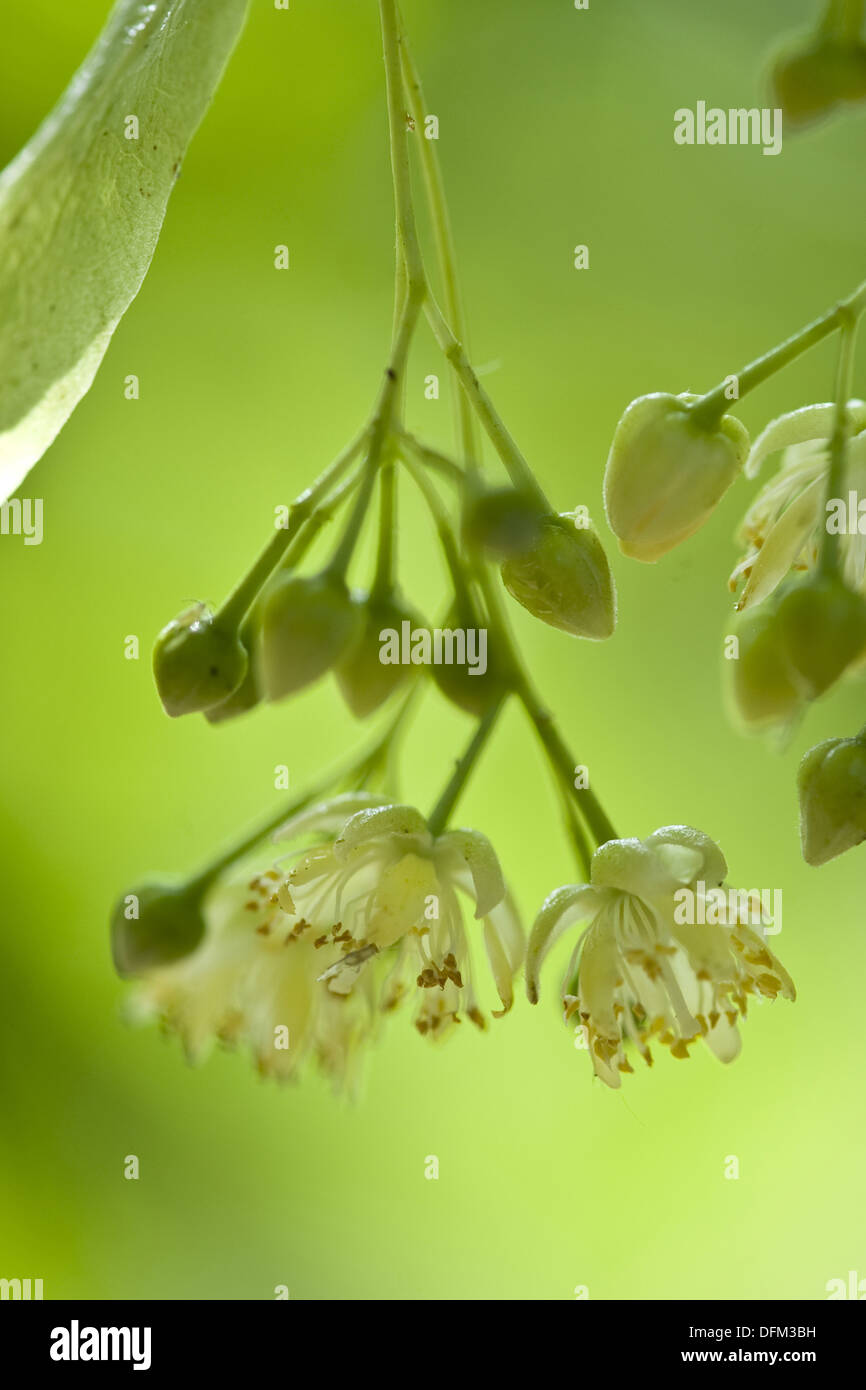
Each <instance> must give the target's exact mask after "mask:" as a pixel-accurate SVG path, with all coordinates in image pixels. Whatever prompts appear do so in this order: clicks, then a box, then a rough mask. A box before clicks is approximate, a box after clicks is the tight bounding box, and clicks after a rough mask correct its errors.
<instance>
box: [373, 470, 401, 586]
mask: <svg viewBox="0 0 866 1390" xmlns="http://www.w3.org/2000/svg"><path fill="white" fill-rule="evenodd" d="M396 529H397V499H396V477H395V469H394V456H393V454H392V455H391V456H390V457H389V458H388V460H387V462H386V463H384V464H383V465H382V470H381V474H380V478H379V548H378V553H377V555H376V573H375V576H374V578H373V586H372V589H371V595H372V597H373V598H376V599H383V598H387V596H388V595H389V594H390V593H391V591H392V589H393V584H394V535H395V532H396Z"/></svg>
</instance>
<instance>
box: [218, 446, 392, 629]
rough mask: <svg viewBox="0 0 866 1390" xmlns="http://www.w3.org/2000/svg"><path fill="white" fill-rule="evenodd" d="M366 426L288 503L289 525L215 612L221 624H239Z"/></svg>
mask: <svg viewBox="0 0 866 1390" xmlns="http://www.w3.org/2000/svg"><path fill="white" fill-rule="evenodd" d="M367 428H368V427H365V428H364V429H363V430H361V431H360V433H359V434H357V435H356V436H355V438H354V439H353V440H351V441H350V443H349V444H347V445H346V447H345V449H343V450H342V452H341V453H339V454H338V455H337V457H336V458H335V459H334V461H333V463H331V464H329V466H328V467H327V468H326V469H325V471H324V473H322V474H320V476H319V477H318V478H317V479H316V481H315V482H314V483H312V484H311V486H310V487H308V488H305V489H304V491H303V492H302V493H300V494H299V495H298V496H297V497H296V498H295V500H294V502H293V503H292V504H291V506H290V507H289V517H288V525H287V526H285V527H282V528H281V529H279V530H278V531H277V532H276V534H275V535H274V536H273V537H272V538H271V540H269V541H268V543H267V545H266V546H265V548H264V549H263V550H262V552H261V554H260V555H259V557H258V559H257V560H256V561H255V563H254V564H253V565H252V567H251V568H250V569H249V570H248V571H247V573H246V574H245V575H244V577H243V579H241V580H240V582H239V583H238V584H237V585H236V586H235V588H234V589H233V590H232V592H231V593H230V594H229V596H228V598H227V599H226V600H225V602H224V603H223V604H222V605H221V607H220V608H219V609H218V611H217V613H216V615H215V621H216V622H219V623H220V624H221V625H227V626H229V627H236V626H238V625H239V624H240V622H241V619H242V618H243V617H244V615H245V614H246V613H247V612H248V611H249V609H250V607H251V606H252V604H253V603H254V602H255V600H256V598H257V596H258V594H259V593H260V592H261V589H262V586H263V585H264V583H265V581H266V580H267V579H269V578H270V576H271V574H272V573H273V571H274V570H275V569H276V567H277V565H278V564H279V563H280V561H281V560H282V559H283V557H284V556H285V553H286V551H287V550H288V548H289V545H290V544H291V542H292V541H293V540H294V538H295V536H296V535H297V534H298V532H299V531H300V529H301V527H302V526H303V524H304V522H305V521H307V520H308V519H309V517H310V516H311V515H312V513H313V512H314V510H315V508H316V506H317V504H318V503H319V502H320V500H321V499H322V498H323V497H324V496H325V494H326V493H327V492H328V490H329V489H330V488H331V487H333V485H334V484H335V483H336V482H337V481H338V480H339V479H340V478H341V477H342V475H343V474H344V473H345V471H346V469H347V468H348V467H349V464H350V463H351V462H352V461H353V459H355V458H356V457H357V455H358V454H359V453H360V452H361V448H362V446H363V444H364V440H365V438H366V435H367Z"/></svg>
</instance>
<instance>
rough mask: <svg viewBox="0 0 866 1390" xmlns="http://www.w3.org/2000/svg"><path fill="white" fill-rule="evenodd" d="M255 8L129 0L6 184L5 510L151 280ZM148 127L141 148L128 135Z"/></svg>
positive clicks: (1, 355) (0, 186) (223, 2)
mask: <svg viewBox="0 0 866 1390" xmlns="http://www.w3.org/2000/svg"><path fill="white" fill-rule="evenodd" d="M246 9H247V0H155V3H142V0H119V3H117V4H116V5H115V7H114V10H113V11H112V13H111V15H110V17H109V20H108V23H107V25H106V27H105V29H104V30H103V32H102V34H101V36H100V38H99V40H98V41H97V43H96V46H95V47H94V48H93V50H92V51H91V52H90V54H89V55H88V57H87V58H86V60H85V62H84V64H83V66H82V67H81V68H79V70H78V72H77V73H76V74H75V76H74V78H73V79H72V82H71V83H70V85H69V87H68V88H67V90H66V92H65V93H64V94H63V96H62V97H61V99H60V101H59V103H58V104H57V106H56V107H55V108H54V110H53V111H52V112H51V114H50V115H49V116H48V117H47V118H46V120H45V121H43V123H42V125H41V126H40V127H39V129H38V130H37V132H36V134H35V135H34V136H33V138H32V140H30V141H29V142H28V144H27V145H25V147H24V149H23V150H22V151H21V152H20V154H18V156H17V157H16V158H15V159H14V160H13V161H12V163H11V164H10V165H8V167H7V168H6V169H5V170H4V171H3V173H2V174H0V502H2V501H3V500H5V498H7V497H8V496H9V494H10V493H11V492H14V490H15V489H16V488H17V487H18V486H19V485H20V484H21V482H22V480H23V479H24V478H25V477H26V475H27V473H28V472H29V470H30V469H31V468H32V466H33V464H34V463H36V461H37V460H38V459H39V458H41V456H42V454H43V453H44V452H45V450H46V449H47V448H48V446H49V444H51V442H52V440H53V439H54V438H55V437H56V435H57V433H58V432H59V430H60V429H61V428H62V426H63V425H64V424H65V423H66V420H67V419H68V418H69V416H70V415H71V414H72V411H73V410H74V409H75V407H76V405H77V404H78V402H79V401H80V400H81V398H82V396H83V395H84V394H85V393H86V392H87V391H88V390H89V388H90V385H91V383H92V381H93V378H94V376H95V375H96V371H97V368H98V367H99V364H100V362H101V361H102V358H103V356H104V354H105V351H106V348H107V347H108V344H109V342H110V340H111V335H112V334H113V332H114V330H115V328H116V327H117V325H118V323H119V321H120V319H121V317H122V316H123V314H124V312H125V311H126V309H127V308H128V307H129V305H130V303H131V302H132V300H133V299H134V298H135V296H136V294H137V293H138V290H139V289H140V287H141V283H142V281H143V279H144V277H145V274H146V273H147V269H148V266H149V265H150V261H151V258H152V256H153V253H154V250H155V248H156V243H157V239H158V237H159V233H160V229H161V227H162V223H163V218H164V217H165V209H166V204H167V202H168V198H169V194H170V193H171V190H172V188H173V187H174V184H175V181H176V179H177V175H178V172H179V170H180V165H181V160H182V159H183V155H184V152H185V150H186V147H187V145H188V144H189V141H190V140H191V138H192V136H193V134H194V133H195V130H196V128H197V126H198V124H199V122H200V120H201V118H202V116H203V115H204V112H205V110H206V108H207V105H208V103H209V101H210V99H211V96H212V95H213V93H214V91H215V89H216V87H217V85H218V83H219V80H220V78H221V76H222V73H223V70H224V68H225V65H226V62H227V61H228V58H229V55H230V54H231V51H232V49H233V48H234V45H235V42H236V40H237V38H238V36H239V34H240V31H241V28H242V26H243V22H244V18H245V15H246ZM130 116H134V117H136V118H137V120H138V139H127V138H126V135H125V132H126V131H127V130H130V131H131V130H132V129H133V127H132V125H131V124H129V123H128V122H127V118H128V117H130Z"/></svg>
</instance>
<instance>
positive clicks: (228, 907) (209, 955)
mask: <svg viewBox="0 0 866 1390" xmlns="http://www.w3.org/2000/svg"><path fill="white" fill-rule="evenodd" d="M309 835H316V836H317V837H319V842H318V843H315V844H313V846H312V847H311V848H305V849H301V850H300V851H298V852H296V853H295V854H294V856H293V857H294V858H295V859H296V862H295V864H294V867H292V868H290V869H288V870H286V869H284V868H283V867H280V866H279V865H278V866H275V867H273V868H270V869H268V870H267V871H266V872H265V873H263V874H259V875H257V876H256V877H255V878H253V879H252V881H251V882H249V881H247V882H246V883H242V884H240V885H239V884H237V883H235V884H232V885H229V886H227V887H222V888H220V889H219V890H217V892H216V893H215V894H214V896H213V900H212V903H211V904H210V905H206V911H205V915H206V918H207V919H208V930H207V933H206V936H205V939H204V941H203V943H202V945H201V946H200V947H199V948H198V949H197V950H196V951H194V952H193V953H192V954H191V955H189V956H187V957H186V958H185V959H183V960H181V961H179V962H176V963H174V964H171V965H169V966H167V967H164V968H160V969H157V970H153V971H150V972H148V973H147V974H146V975H145V977H144V984H143V989H142V996H141V997H142V999H143V1001H144V1005H145V1008H146V1009H149V1011H150V1012H151V1013H154V1012H155V1013H156V1014H158V1015H159V1016H160V1017H161V1018H162V1019H163V1020H164V1022H165V1023H166V1024H167V1025H168V1026H169V1027H170V1028H172V1029H174V1030H176V1031H177V1032H179V1033H180V1035H181V1037H182V1039H183V1041H184V1043H185V1045H186V1047H187V1050H188V1052H189V1053H190V1055H192V1056H193V1057H197V1056H199V1055H200V1054H201V1053H202V1051H203V1050H204V1048H205V1047H206V1045H207V1044H208V1043H209V1042H210V1041H211V1040H212V1039H213V1038H214V1037H216V1038H220V1039H222V1040H223V1041H227V1042H239V1043H240V1042H243V1043H246V1044H248V1045H249V1046H250V1047H251V1049H252V1051H253V1053H254V1056H255V1058H256V1060H257V1063H258V1066H259V1069H260V1070H261V1071H262V1072H264V1073H265V1074H268V1075H274V1076H277V1077H283V1078H286V1077H290V1076H293V1075H295V1073H296V1072H297V1069H298V1067H299V1065H300V1064H301V1063H302V1062H304V1061H305V1060H306V1059H307V1058H308V1057H311V1056H312V1057H315V1058H316V1059H317V1060H318V1062H319V1063H320V1064H321V1065H322V1067H323V1068H324V1069H325V1070H326V1071H327V1072H329V1073H330V1074H332V1075H333V1076H335V1078H336V1079H337V1080H339V1081H341V1082H345V1081H347V1080H351V1076H352V1074H353V1072H354V1068H355V1063H356V1061H357V1058H358V1055H359V1051H360V1049H361V1047H362V1045H363V1044H364V1043H366V1042H367V1041H369V1040H370V1039H371V1038H372V1037H373V1036H374V1035H375V1033H376V1031H377V1028H378V1024H379V1021H380V1019H381V1016H382V1015H383V1014H386V1013H390V1012H391V1011H392V1010H394V1009H395V1008H397V1007H398V1005H399V1004H400V1003H401V1002H402V1001H403V1000H405V999H408V998H412V999H413V1001H414V1008H415V1018H414V1022H415V1026H416V1028H417V1029H418V1031H419V1032H420V1033H422V1034H426V1035H429V1036H431V1037H441V1036H443V1035H444V1034H445V1033H447V1032H449V1031H450V1030H451V1029H452V1027H453V1025H455V1024H456V1023H459V1022H460V1021H462V1018H463V1017H464V1016H465V1017H466V1018H468V1019H470V1020H471V1021H472V1022H473V1023H475V1024H476V1025H477V1026H479V1027H482V1028H483V1027H485V1026H486V1017H485V1014H484V1012H483V1010H482V1008H481V1006H480V1004H479V1002H478V998H477V996H476V993H475V988H474V981H473V967H472V954H473V951H472V946H471V944H470V936H471V932H470V931H469V930H467V927H466V925H465V923H464V919H463V911H462V907H461V898H467V899H469V901H470V902H471V903H472V904H473V906H474V915H475V917H476V918H477V919H479V921H480V922H481V923H482V931H481V935H482V936H483V942H484V949H485V951H486V954H487V958H488V962H489V965H490V969H491V972H492V976H493V980H494V983H495V986H496V989H497V991H498V994H499V999H500V1001H501V1009H500V1010H496V1011H494V1013H496V1014H499V1013H505V1012H507V1011H508V1010H509V1009H510V1007H511V1004H512V1002H513V979H514V975H515V973H516V971H517V970H518V969H519V968H520V965H521V963H522V960H523V933H522V929H521V926H520V922H519V919H518V917H517V914H516V911H515V909H514V906H513V903H512V901H511V899H510V897H509V895H508V893H507V890H506V887H505V883H504V880H503V877H502V871H501V869H500V866H499V862H498V860H497V858H496V855H495V853H494V851H493V848H492V846H491V845H490V842H489V841H488V840H487V839H486V837H485V836H484V835H482V834H481V833H480V832H478V831H472V830H448V831H445V832H444V833H442V834H440V835H433V834H431V832H430V831H429V829H428V828H427V824H426V822H425V821H424V819H423V817H422V816H421V815H420V814H419V813H418V812H417V811H416V810H414V809H413V808H412V807H409V806H401V805H393V804H386V803H384V802H383V801H382V800H381V799H380V798H377V797H374V796H371V795H365V794H363V793H362V794H354V793H353V794H350V795H346V796H338V797H335V798H333V799H332V800H331V801H328V802H323V803H321V804H319V805H316V806H313V807H310V808H308V809H307V810H306V811H303V812H301V813H300V814H299V815H297V816H295V817H293V818H292V819H291V820H290V821H289V822H288V823H287V824H286V825H285V826H284V827H283V828H282V830H281V831H280V832H278V838H279V839H280V840H281V841H282V840H292V841H294V840H297V839H300V838H301V837H306V836H309Z"/></svg>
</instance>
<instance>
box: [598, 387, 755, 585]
mask: <svg viewBox="0 0 866 1390" xmlns="http://www.w3.org/2000/svg"><path fill="white" fill-rule="evenodd" d="M696 399H697V397H695V396H690V395H682V396H670V395H665V394H663V393H661V392H656V393H654V394H653V395H651V396H640V397H639V398H638V399H637V400H635V401H632V403H631V405H629V406H628V408H627V409H626V412H625V414H624V415H623V417H622V419H621V420H620V422H619V424H618V425H617V427H616V431H615V433H614V437H613V443H612V444H611V446H610V454H609V455H608V460H607V468H606V470H605V475H604V504H605V507H606V509H607V518H608V522H609V523H610V528H611V530H612V531H613V533H614V535H615V536H616V537H617V540H618V541H619V547H620V550H621V551H622V553H623V554H624V555H630V556H631V557H632V558H633V559H635V560H646V561H650V560H657V559H658V558H659V556H661V555H664V554H665V553H666V552H667V551H668V550H672V549H673V547H674V546H675V545H679V543H680V541H684V540H686V539H687V538H688V537H689V536H691V535H693V534H694V532H695V531H697V530H698V529H699V528H700V527H701V526H703V524H704V522H705V521H706V520H707V518H708V517H709V516H710V514H711V513H712V511H713V510H714V508H715V507H716V505H717V504H718V502H719V500H720V498H721V497H722V496H723V495H724V493H725V492H726V491H727V489H728V488H729V487H730V485H731V483H732V482H733V481H734V479H735V478H736V476H737V474H738V473H739V471H740V469H741V468H742V466H743V463H744V462H745V460H746V458H747V456H748V453H749V435H748V432H747V430H746V428H745V426H744V425H742V424H741V423H740V421H739V420H737V419H736V418H735V416H733V415H724V416H722V419H721V420H720V421H719V423H718V424H717V425H716V426H715V427H714V428H712V429H707V428H706V427H705V426H704V425H701V424H700V423H699V422H697V421H696V420H695V419H694V418H693V416H692V415H691V414H690V413H689V410H688V405H689V402H690V401H694V400H696Z"/></svg>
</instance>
